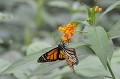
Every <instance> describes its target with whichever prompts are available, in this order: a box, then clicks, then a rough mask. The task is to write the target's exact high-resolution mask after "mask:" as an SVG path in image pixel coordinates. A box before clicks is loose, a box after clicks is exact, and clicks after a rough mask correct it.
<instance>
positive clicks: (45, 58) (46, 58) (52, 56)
mask: <svg viewBox="0 0 120 79" xmlns="http://www.w3.org/2000/svg"><path fill="white" fill-rule="evenodd" d="M64 59H65V58H64V56H63V54H61V53H60V49H59V48H58V47H56V48H54V49H52V50H50V51H48V52H47V53H45V54H43V55H42V56H41V57H40V58H39V59H38V60H37V61H38V62H51V61H56V60H64Z"/></svg>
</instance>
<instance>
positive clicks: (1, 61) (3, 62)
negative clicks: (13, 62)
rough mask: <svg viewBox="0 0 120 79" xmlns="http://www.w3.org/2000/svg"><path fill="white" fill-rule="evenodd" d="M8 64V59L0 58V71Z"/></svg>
mask: <svg viewBox="0 0 120 79" xmlns="http://www.w3.org/2000/svg"><path fill="white" fill-rule="evenodd" d="M9 65H10V63H9V62H8V61H6V60H3V59H0V73H1V72H3V71H4V70H5V69H6V68H7V67H8V66H9Z"/></svg>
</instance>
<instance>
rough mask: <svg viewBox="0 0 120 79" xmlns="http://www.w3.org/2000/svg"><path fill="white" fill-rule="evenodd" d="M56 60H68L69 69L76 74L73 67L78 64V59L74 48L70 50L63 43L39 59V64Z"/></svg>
mask: <svg viewBox="0 0 120 79" xmlns="http://www.w3.org/2000/svg"><path fill="white" fill-rule="evenodd" d="M56 60H66V62H67V63H68V65H69V67H70V68H71V69H72V71H73V72H74V68H73V65H77V64H78V58H77V56H76V51H75V49H74V48H68V47H67V46H66V45H65V43H64V42H61V43H60V44H59V45H58V47H56V48H53V49H52V50H50V51H48V52H46V53H45V54H43V55H42V56H41V57H39V58H38V60H37V62H39V63H42V62H51V61H56Z"/></svg>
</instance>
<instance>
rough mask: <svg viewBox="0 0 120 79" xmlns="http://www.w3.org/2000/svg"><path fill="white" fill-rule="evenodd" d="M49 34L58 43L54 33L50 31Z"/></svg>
mask: <svg viewBox="0 0 120 79" xmlns="http://www.w3.org/2000/svg"><path fill="white" fill-rule="evenodd" d="M50 36H51V37H53V38H54V40H55V43H56V44H57V45H58V43H57V39H56V37H55V35H54V34H53V33H50Z"/></svg>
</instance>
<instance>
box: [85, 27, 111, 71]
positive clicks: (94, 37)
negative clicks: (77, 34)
mask: <svg viewBox="0 0 120 79" xmlns="http://www.w3.org/2000/svg"><path fill="white" fill-rule="evenodd" d="M87 36H88V40H89V43H90V45H91V48H92V49H93V50H94V51H95V53H96V55H97V56H98V57H99V59H100V61H101V62H102V64H103V65H104V67H105V68H106V69H107V66H106V65H107V56H108V53H109V50H108V48H109V45H108V36H107V33H106V32H105V30H104V29H103V28H102V27H88V34H87Z"/></svg>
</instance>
